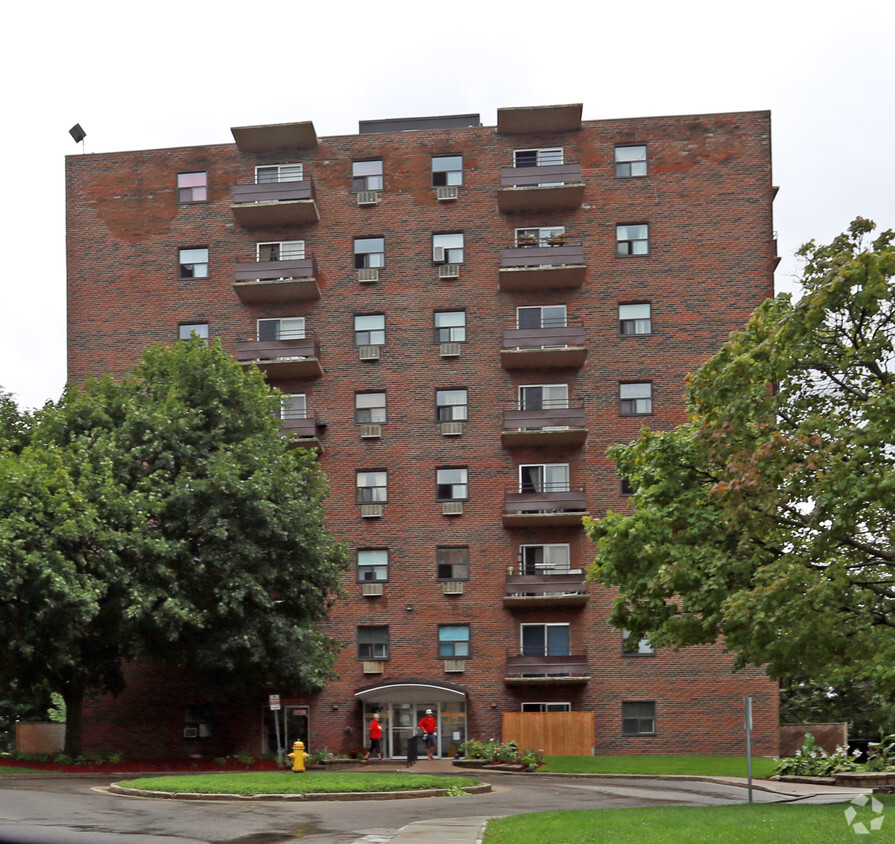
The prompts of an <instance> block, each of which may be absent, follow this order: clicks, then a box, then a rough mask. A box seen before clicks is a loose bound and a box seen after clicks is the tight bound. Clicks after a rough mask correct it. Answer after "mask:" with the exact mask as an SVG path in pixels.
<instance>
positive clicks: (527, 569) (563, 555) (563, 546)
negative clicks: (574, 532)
mask: <svg viewBox="0 0 895 844" xmlns="http://www.w3.org/2000/svg"><path fill="white" fill-rule="evenodd" d="M569 559H570V554H569V546H568V544H567V543H557V544H554V545H520V546H519V574H524V575H533V574H568V573H569Z"/></svg>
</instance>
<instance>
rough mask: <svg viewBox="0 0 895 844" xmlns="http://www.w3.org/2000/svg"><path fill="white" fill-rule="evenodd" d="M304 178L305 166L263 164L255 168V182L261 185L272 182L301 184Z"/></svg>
mask: <svg viewBox="0 0 895 844" xmlns="http://www.w3.org/2000/svg"><path fill="white" fill-rule="evenodd" d="M303 178H304V165H303V164H261V165H258V166H257V167H255V182H256V184H259V185H260V184H267V183H270V182H300V181H301V180H302V179H303Z"/></svg>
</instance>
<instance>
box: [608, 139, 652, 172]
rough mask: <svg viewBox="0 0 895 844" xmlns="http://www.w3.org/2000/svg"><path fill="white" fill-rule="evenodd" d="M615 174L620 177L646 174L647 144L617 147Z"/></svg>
mask: <svg viewBox="0 0 895 844" xmlns="http://www.w3.org/2000/svg"><path fill="white" fill-rule="evenodd" d="M615 175H616V176H617V177H618V178H620V179H624V178H628V177H630V176H645V175H646V146H645V145H644V144H636V145H631V146H619V147H616V148H615Z"/></svg>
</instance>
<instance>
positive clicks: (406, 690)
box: [354, 679, 466, 704]
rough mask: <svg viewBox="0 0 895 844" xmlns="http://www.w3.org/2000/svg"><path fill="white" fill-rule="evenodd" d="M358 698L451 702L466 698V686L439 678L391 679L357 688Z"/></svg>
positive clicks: (410, 701) (386, 701)
mask: <svg viewBox="0 0 895 844" xmlns="http://www.w3.org/2000/svg"><path fill="white" fill-rule="evenodd" d="M354 696H355V697H356V698H358V699H359V700H363V701H367V700H373V701H376V702H377V703H380V704H381V703H452V702H455V701H460V700H462V701H465V700H466V687H465V686H459V685H457V684H456V683H445V682H443V681H441V680H416V679H408V680H393V681H389V682H386V683H376V684H375V685H372V686H364V687H363V688H360V689H358V690H357V691H356V692H355V693H354Z"/></svg>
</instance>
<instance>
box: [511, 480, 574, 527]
mask: <svg viewBox="0 0 895 844" xmlns="http://www.w3.org/2000/svg"><path fill="white" fill-rule="evenodd" d="M540 486H541V489H540V490H527V489H525V488H524V487H523V491H520V490H519V487H515V488H514V489H513V490H512V491H507V492H506V493H505V494H504V512H503V524H504V526H505V527H537V526H543V527H580V526H581V517H582V516H584V515H586V513H587V492H586V490H585V489H584V487H580V488H576V489H571V488H570V487H569V485H568V484H560V483H554V484H547V485H546V489H545V488H544V487H545V485H544V484H541V485H540Z"/></svg>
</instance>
